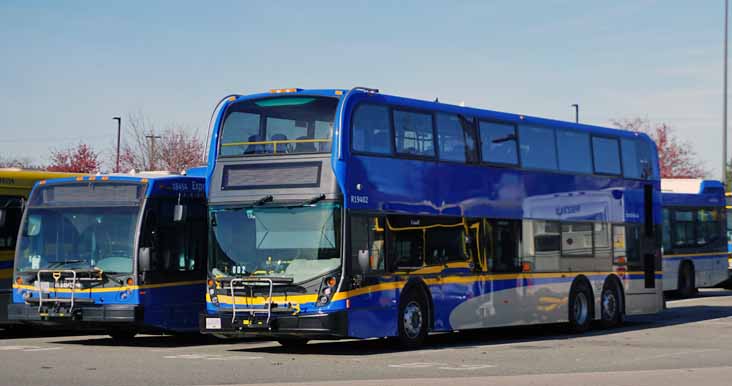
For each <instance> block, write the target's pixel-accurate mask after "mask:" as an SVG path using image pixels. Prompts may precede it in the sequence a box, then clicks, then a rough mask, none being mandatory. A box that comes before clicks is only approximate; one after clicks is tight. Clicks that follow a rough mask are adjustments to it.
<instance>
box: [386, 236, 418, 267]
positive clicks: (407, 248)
mask: <svg viewBox="0 0 732 386" xmlns="http://www.w3.org/2000/svg"><path fill="white" fill-rule="evenodd" d="M422 236H423V233H422V231H421V230H390V231H389V236H388V239H389V249H388V251H387V252H388V254H387V255H388V259H389V261H390V262H392V263H391V265H392V267H393V269H394V270H400V269H416V268H420V267H422V250H423V246H422V241H423V239H422Z"/></svg>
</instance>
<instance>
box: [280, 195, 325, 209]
mask: <svg viewBox="0 0 732 386" xmlns="http://www.w3.org/2000/svg"><path fill="white" fill-rule="evenodd" d="M323 200H325V194H322V193H321V194H320V195H318V196H315V197H313V198H309V199H307V200H305V201H303V202H302V203H300V204H296V205H288V206H287V207H288V208H300V207H303V206H310V205H315V204H317V203H318V202H320V201H323Z"/></svg>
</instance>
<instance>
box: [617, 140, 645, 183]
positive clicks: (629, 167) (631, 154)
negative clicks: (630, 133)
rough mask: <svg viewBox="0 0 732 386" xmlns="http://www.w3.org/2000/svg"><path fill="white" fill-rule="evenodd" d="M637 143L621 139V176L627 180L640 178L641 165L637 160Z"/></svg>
mask: <svg viewBox="0 0 732 386" xmlns="http://www.w3.org/2000/svg"><path fill="white" fill-rule="evenodd" d="M638 145H639V143H638V141H635V140H633V139H628V138H623V139H621V140H620V146H621V149H622V150H623V152H622V153H623V175H624V176H625V177H627V178H641V163H640V160H639V159H638Z"/></svg>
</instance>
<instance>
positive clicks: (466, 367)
mask: <svg viewBox="0 0 732 386" xmlns="http://www.w3.org/2000/svg"><path fill="white" fill-rule="evenodd" d="M492 367H496V366H495V365H460V366H457V367H448V366H443V367H438V369H440V370H458V371H473V370H482V369H489V368H492Z"/></svg>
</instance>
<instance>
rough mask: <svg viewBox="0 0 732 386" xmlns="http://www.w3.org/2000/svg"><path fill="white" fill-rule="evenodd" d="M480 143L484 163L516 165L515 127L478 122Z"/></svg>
mask: <svg viewBox="0 0 732 386" xmlns="http://www.w3.org/2000/svg"><path fill="white" fill-rule="evenodd" d="M480 142H481V151H482V155H483V161H484V162H490V163H497V164H507V165H516V164H518V155H517V152H516V145H517V138H516V127H515V126H513V125H506V124H501V123H493V122H485V121H480Z"/></svg>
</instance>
